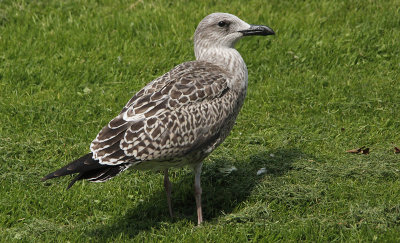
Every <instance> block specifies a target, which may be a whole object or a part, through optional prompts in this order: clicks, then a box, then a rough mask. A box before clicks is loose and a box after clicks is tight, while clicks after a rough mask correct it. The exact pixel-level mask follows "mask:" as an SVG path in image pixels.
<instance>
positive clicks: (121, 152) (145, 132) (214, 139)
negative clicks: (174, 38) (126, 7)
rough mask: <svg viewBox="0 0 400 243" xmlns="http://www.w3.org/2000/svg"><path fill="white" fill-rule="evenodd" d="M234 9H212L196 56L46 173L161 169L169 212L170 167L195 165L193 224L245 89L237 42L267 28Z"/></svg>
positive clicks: (99, 177)
mask: <svg viewBox="0 0 400 243" xmlns="http://www.w3.org/2000/svg"><path fill="white" fill-rule="evenodd" d="M270 34H274V32H273V31H272V30H271V29H270V28H268V27H266V26H252V25H249V24H247V23H245V22H244V21H242V20H240V19H239V18H237V17H236V16H234V15H231V14H225V13H214V14H210V15H208V16H207V17H205V18H204V19H203V20H202V21H201V22H200V24H199V26H198V27H197V29H196V32H195V36H194V42H195V54H196V61H191V62H186V63H183V64H180V65H178V66H176V67H175V68H173V69H172V70H171V71H169V72H167V73H166V74H164V75H162V76H161V77H159V78H157V79H155V80H153V81H152V82H150V83H149V84H148V85H146V86H145V87H144V88H143V89H142V90H140V91H139V92H138V93H137V94H135V95H134V96H133V97H132V98H131V99H130V100H129V102H128V103H127V104H126V105H125V107H124V108H123V109H122V111H121V112H120V113H119V115H118V116H116V117H115V118H114V119H113V120H111V121H110V122H109V123H108V125H107V126H105V127H104V128H103V129H102V130H101V131H100V132H99V134H98V135H97V137H96V138H95V139H94V140H93V142H92V143H91V145H90V150H91V153H89V154H87V155H85V156H83V157H81V158H79V159H77V160H76V161H74V162H72V163H70V164H69V165H67V166H65V167H63V168H61V169H59V170H57V171H55V172H53V173H50V174H49V175H47V176H45V177H44V178H43V180H47V179H51V178H54V177H59V176H64V175H68V174H74V173H79V174H78V176H77V177H75V179H74V180H73V181H72V182H71V183H70V184H69V186H68V188H69V187H71V186H72V185H73V184H74V183H75V181H77V180H81V179H87V180H89V181H93V182H102V181H106V180H108V179H110V178H112V177H114V176H116V175H117V174H119V173H120V172H122V171H124V170H126V169H128V168H129V167H132V168H135V169H139V170H143V169H151V170H164V173H165V174H164V175H165V179H164V186H165V189H166V192H167V198H168V206H169V211H170V214H171V216H172V206H171V200H170V198H171V183H170V182H169V179H168V168H170V167H180V166H185V165H188V166H190V167H192V168H193V169H194V171H195V198H196V205H197V214H198V223H199V224H200V223H201V222H202V221H203V219H202V211H201V187H200V174H201V166H202V161H203V159H204V158H205V157H206V156H207V155H208V154H210V153H211V152H212V151H213V150H214V149H215V148H216V147H217V146H218V145H219V144H221V143H222V142H223V141H224V139H225V138H226V137H227V136H228V134H229V132H230V130H231V129H232V127H233V125H234V123H235V120H236V117H237V115H238V113H239V110H240V108H241V107H242V104H243V101H244V98H245V96H246V89H247V68H246V65H245V63H244V61H243V59H242V57H241V56H240V54H239V52H237V51H236V50H235V49H234V45H235V43H236V42H237V41H238V40H239V39H240V38H242V37H243V36H247V35H270Z"/></svg>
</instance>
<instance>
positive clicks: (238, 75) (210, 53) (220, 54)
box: [195, 46, 247, 88]
mask: <svg viewBox="0 0 400 243" xmlns="http://www.w3.org/2000/svg"><path fill="white" fill-rule="evenodd" d="M195 55H196V60H198V61H206V62H210V63H213V64H216V65H218V66H220V67H221V68H223V69H225V70H226V71H228V73H230V74H232V75H233V76H232V77H233V82H234V83H236V85H238V86H239V87H240V88H246V87H247V67H246V64H245V63H244V61H243V58H242V56H241V55H240V54H239V52H238V51H237V50H236V49H235V48H232V47H218V48H216V47H207V48H199V47H198V46H195ZM236 85H234V86H236ZM239 87H238V88H239Z"/></svg>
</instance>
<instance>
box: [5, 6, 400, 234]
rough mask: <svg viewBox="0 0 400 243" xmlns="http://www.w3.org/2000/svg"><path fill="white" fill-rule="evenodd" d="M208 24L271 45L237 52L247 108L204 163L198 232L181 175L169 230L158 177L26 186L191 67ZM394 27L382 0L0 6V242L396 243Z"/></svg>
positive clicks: (186, 178)
mask: <svg viewBox="0 0 400 243" xmlns="http://www.w3.org/2000/svg"><path fill="white" fill-rule="evenodd" d="M217 11H219V12H229V13H232V14H235V15H237V16H239V17H240V18H242V19H243V20H245V21H247V22H248V23H251V24H264V25H268V26H270V27H272V28H273V29H274V30H275V32H276V36H268V37H251V38H246V39H243V40H241V41H240V42H239V43H238V45H237V49H238V50H239V51H240V52H241V54H242V56H243V58H244V60H245V61H246V63H247V66H248V70H249V90H248V96H247V98H246V102H245V105H244V107H243V109H242V111H241V113H240V115H239V117H238V120H237V124H236V126H235V128H234V129H233V131H232V133H231V135H230V136H229V137H228V138H227V140H226V141H225V142H224V143H223V144H222V145H221V146H220V147H219V148H218V149H217V150H216V151H214V152H213V154H212V155H211V156H210V157H209V158H207V159H206V161H205V165H204V171H203V175H202V185H203V210H204V217H205V220H206V222H205V223H204V224H203V225H202V226H199V227H198V226H196V211H195V201H194V198H193V190H192V187H193V175H192V173H191V171H190V170H188V169H175V170H172V172H171V179H172V182H173V208H174V210H175V214H176V217H175V218H174V219H171V218H170V217H169V214H168V208H167V203H166V199H165V193H164V191H163V184H162V180H163V176H162V174H160V173H154V172H136V171H133V170H131V171H128V172H125V173H124V174H122V175H121V176H118V177H116V178H115V179H113V180H111V181H109V182H107V183H87V182H79V183H77V184H76V185H75V186H74V187H72V188H71V189H70V190H68V191H66V190H65V188H66V186H67V184H68V182H69V181H70V179H71V178H70V177H66V178H61V179H56V180H51V181H48V182H44V183H43V182H41V181H40V178H41V177H42V176H44V175H46V174H47V173H49V172H51V171H53V170H55V169H57V168H59V167H61V166H63V165H65V164H66V163H68V162H70V161H72V160H74V159H76V158H77V157H79V156H81V155H83V154H85V153H87V152H88V146H89V144H90V142H91V141H92V139H93V138H94V137H95V136H96V135H97V132H98V131H99V130H100V129H101V128H102V127H103V126H104V125H106V124H107V122H108V121H109V120H110V119H112V118H113V117H114V116H115V115H117V114H118V113H119V111H120V110H121V108H122V106H123V105H124V104H125V103H126V102H127V101H128V100H129V98H130V97H131V96H132V95H133V94H134V93H135V92H137V91H138V90H139V89H140V88H141V87H143V86H144V85H145V84H146V83H148V82H149V81H151V80H152V79H154V78H156V77H158V76H160V75H162V74H163V73H165V72H167V71H168V70H170V69H171V68H172V67H174V66H175V65H177V64H179V63H181V62H184V61H189V60H193V59H194V54H193V44H192V41H193V39H192V36H193V32H194V30H195V28H196V26H197V24H198V22H199V21H200V20H201V19H202V18H203V17H204V16H206V15H207V14H209V13H212V12H217ZM399 16H400V2H399V1H396V0H388V1H361V0H359V1H356V0H350V1H340V0H337V1H328V0H321V1H278V0H271V1H261V0H256V1H251V2H247V1H229V3H226V2H225V3H222V2H217V1H202V2H197V3H196V2H192V1H183V0H179V1H173V2H171V1H163V0H159V1H140V0H139V1H133V0H132V1H20V0H17V1H7V0H6V1H0V240H1V241H2V242H10V241H15V242H21V241H24V242H54V241H60V242H64V241H69V242H92V241H94V242H122V241H148V242H152V241H164V242H170V241H179V242H180V241H183V242H194V241H203V242H204V241H209V242H214V241H215V242H236V241H254V242H256V241H283V242H287V241H291V242H294V241H353V242H355V241H359V242H364V241H379V242H385V241H387V242H395V241H399V239H400V180H399V179H400V154H395V153H394V152H393V148H394V147H395V146H400V139H399V136H400V115H399V111H400V105H399V104H400V85H399V80H400V77H399V73H400V47H399V40H400V18H399ZM361 146H367V147H369V148H370V154H369V155H354V154H349V153H346V152H345V151H346V150H349V149H353V148H358V147H361ZM233 166H234V167H235V168H236V169H237V170H234V169H232V168H233ZM261 168H265V173H264V174H261V175H257V171H258V170H259V169H261Z"/></svg>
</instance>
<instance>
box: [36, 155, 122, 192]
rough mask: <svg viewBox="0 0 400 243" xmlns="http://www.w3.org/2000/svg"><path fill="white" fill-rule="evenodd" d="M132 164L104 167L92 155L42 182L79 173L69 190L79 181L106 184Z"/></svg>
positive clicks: (57, 171)
mask: <svg viewBox="0 0 400 243" xmlns="http://www.w3.org/2000/svg"><path fill="white" fill-rule="evenodd" d="M129 166H130V164H119V165H104V164H100V163H99V161H98V160H95V159H93V157H92V153H89V154H86V155H84V156H82V157H80V158H79V159H77V160H75V161H73V162H71V163H70V164H68V165H66V166H64V167H62V168H60V169H58V170H56V171H54V172H52V173H50V174H48V175H47V176H45V177H43V178H42V181H45V180H48V179H53V178H56V177H60V176H65V175H70V174H75V173H79V174H78V175H77V176H76V177H75V178H74V179H73V180H72V181H71V182H70V183H69V185H68V187H67V189H69V188H70V187H71V186H72V185H74V183H75V182H76V181H78V180H83V179H87V180H89V181H91V182H104V181H107V180H109V179H111V178H113V177H114V176H116V175H118V174H119V173H120V172H122V171H124V170H126V169H127V168H128V167H129Z"/></svg>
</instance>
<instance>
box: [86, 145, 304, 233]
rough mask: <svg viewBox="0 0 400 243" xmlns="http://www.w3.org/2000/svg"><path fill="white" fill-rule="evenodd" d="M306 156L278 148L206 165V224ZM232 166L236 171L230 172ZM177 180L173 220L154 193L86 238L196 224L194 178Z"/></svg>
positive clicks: (163, 198)
mask: <svg viewBox="0 0 400 243" xmlns="http://www.w3.org/2000/svg"><path fill="white" fill-rule="evenodd" d="M271 154H273V155H272V156H271ZM305 156H306V155H305V154H303V153H302V152H301V151H299V150H298V149H278V150H275V151H266V152H261V153H258V154H254V155H251V156H250V157H249V158H247V159H246V160H243V161H230V160H226V159H224V158H218V159H215V160H214V161H213V162H212V163H206V164H205V165H204V166H203V173H202V177H201V182H202V188H203V195H202V206H203V214H204V219H205V221H210V220H212V219H214V218H217V217H219V216H221V215H222V214H229V213H231V212H232V211H233V210H234V209H235V207H236V206H237V205H238V204H239V203H241V202H243V201H245V200H246V199H247V198H248V197H249V196H250V194H251V192H252V190H253V188H254V187H255V186H256V185H257V183H258V182H259V181H260V180H261V179H262V178H263V176H265V175H272V176H281V175H283V174H285V173H286V172H287V171H289V170H291V169H292V163H293V161H295V160H296V159H299V158H301V157H305ZM232 166H234V167H236V168H237V170H229V168H232ZM260 168H265V170H266V172H265V173H264V174H262V175H257V171H258V170H259V169H260ZM179 179H180V181H179V182H175V183H173V189H172V207H173V210H174V214H175V217H174V218H170V217H169V213H168V208H167V201H166V196H165V192H164V191H155V192H154V194H153V195H151V196H150V197H149V199H148V200H145V201H144V202H142V203H140V204H139V205H137V206H135V207H134V208H131V209H129V210H128V212H127V213H126V214H125V216H124V217H123V218H117V219H115V221H114V222H113V223H111V224H110V225H104V226H101V227H99V228H97V229H95V230H94V231H91V232H89V235H90V236H92V237H95V238H97V239H103V240H106V239H108V238H114V237H117V236H118V235H121V234H122V235H124V236H125V237H126V236H128V237H134V236H136V235H137V234H139V233H140V232H142V231H147V230H149V229H151V228H154V229H159V228H160V227H162V225H165V224H168V223H176V222H179V221H187V220H189V221H192V222H193V224H194V225H195V224H196V223H197V214H196V210H195V209H196V206H195V200H194V196H193V182H194V175H193V173H187V174H185V175H184V176H183V178H182V176H180V177H179Z"/></svg>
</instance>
